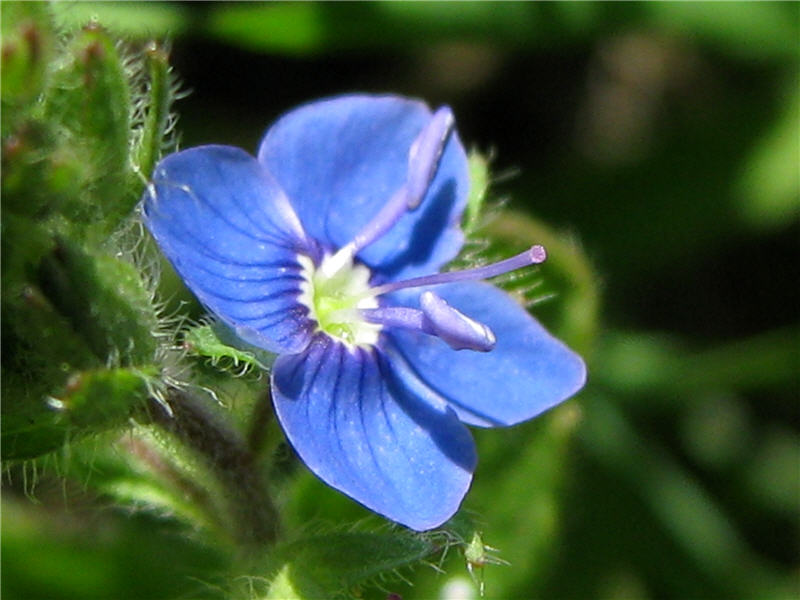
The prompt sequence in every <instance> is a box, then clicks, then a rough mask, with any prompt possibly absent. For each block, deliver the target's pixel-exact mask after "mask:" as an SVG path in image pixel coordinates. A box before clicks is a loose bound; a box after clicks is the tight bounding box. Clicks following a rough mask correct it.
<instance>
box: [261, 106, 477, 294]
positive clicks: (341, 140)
mask: <svg viewBox="0 0 800 600" xmlns="http://www.w3.org/2000/svg"><path fill="white" fill-rule="evenodd" d="M431 116H432V113H431V111H430V110H429V109H428V107H427V106H425V104H423V103H422V102H419V101H414V100H409V99H406V98H400V97H396V96H364V95H358V96H341V97H337V98H332V99H328V100H322V101H319V102H314V103H312V104H307V105H305V106H302V107H300V108H298V109H296V110H293V111H291V112H289V113H287V114H286V115H284V116H283V117H282V118H280V119H279V120H278V121H277V122H276V123H275V124H274V125H273V126H272V127H271V128H270V129H269V131H267V134H266V136H265V137H264V139H263V141H262V142H261V147H260V149H259V152H258V159H259V160H260V161H261V162H262V164H264V165H265V166H266V167H267V170H269V171H270V173H272V174H273V175H274V176H275V178H276V180H277V181H278V182H279V183H280V185H281V187H282V188H283V189H284V190H285V191H286V193H287V195H288V196H289V198H290V199H291V202H292V205H293V206H294V208H295V210H296V211H297V213H298V215H299V216H300V219H301V221H302V222H303V226H304V227H305V229H306V231H307V232H308V234H309V235H311V236H312V237H314V238H315V239H317V240H320V241H321V242H323V243H325V244H327V245H328V246H329V248H328V249H329V250H333V249H338V248H340V247H342V246H344V245H345V244H346V243H347V242H349V241H350V240H351V239H352V238H353V237H354V236H355V235H356V234H357V233H358V232H359V231H360V230H361V229H362V228H363V227H364V226H365V225H366V224H367V223H368V222H369V221H370V220H371V219H372V218H373V217H374V216H375V215H376V214H377V213H378V211H379V210H380V209H381V208H382V207H383V205H384V204H386V203H387V202H388V201H389V199H390V198H391V197H392V194H394V192H395V191H397V190H398V189H399V188H400V187H401V186H402V185H403V184H404V182H405V180H406V175H407V170H408V162H409V159H408V154H409V149H410V147H411V144H412V142H413V141H414V139H415V138H416V136H417V135H418V134H419V133H420V131H421V130H422V129H423V127H424V126H425V125H427V124H428V122H429V120H430V119H431ZM468 190H469V173H468V169H467V157H466V154H465V152H464V148H463V147H462V145H461V142H460V141H459V139H458V137H457V135H456V134H455V133H453V134H452V135H451V136H450V139H449V141H448V143H447V145H446V146H445V150H444V152H443V154H442V158H441V162H440V164H439V169H438V171H437V173H436V176H435V177H434V179H433V181H432V183H431V186H430V188H429V190H428V193H427V195H426V197H425V199H424V200H423V201H422V203H421V205H420V206H419V207H418V208H417V209H416V210H414V211H412V212H408V213H406V214H405V215H403V216H402V217H401V218H400V220H399V221H398V222H397V223H396V224H395V225H394V226H393V227H392V228H391V229H390V230H389V231H388V233H386V234H384V235H383V236H382V237H381V238H380V239H378V240H377V241H375V242H374V243H372V244H370V245H369V246H368V247H367V248H366V249H364V250H363V251H361V253H359V258H361V259H362V260H363V261H364V262H365V263H367V265H369V266H370V267H372V268H373V269H374V270H377V271H378V272H379V273H381V274H382V275H384V276H385V278H387V279H398V278H406V277H412V276H415V275H423V274H428V273H432V272H435V271H437V270H438V269H439V267H441V266H442V265H444V264H445V263H447V262H449V261H450V260H451V259H452V258H454V257H455V255H456V254H457V253H458V251H459V249H460V248H461V245H462V243H463V235H462V233H461V230H460V228H459V222H460V218H461V214H462V212H463V210H464V207H465V205H466V200H467V193H468Z"/></svg>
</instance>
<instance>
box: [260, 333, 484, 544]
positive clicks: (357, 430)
mask: <svg viewBox="0 0 800 600" xmlns="http://www.w3.org/2000/svg"><path fill="white" fill-rule="evenodd" d="M272 392H273V399H274V402H275V409H276V413H277V415H278V419H279V420H280V423H281V425H282V426H283V429H284V431H285V432H286V435H287V437H288V438H289V441H290V442H291V444H292V446H294V449H295V450H296V451H297V453H298V454H299V455H300V458H301V459H302V460H303V462H305V464H306V465H307V466H308V467H309V469H311V470H312V471H313V472H314V473H315V474H316V475H317V476H318V477H319V478H320V479H322V480H323V481H325V482H326V483H327V484H329V485H331V486H332V487H334V488H336V489H338V490H339V491H341V492H343V493H345V494H347V495H348V496H350V497H352V498H353V499H355V500H357V501H358V502H360V503H361V504H363V505H364V506H366V507H367V508H369V509H371V510H373V511H375V512H377V513H380V514H382V515H384V516H386V517H388V518H389V519H392V520H393V521H396V522H398V523H401V524H403V525H406V526H408V527H411V528H412V529H416V530H418V531H423V530H426V529H431V528H433V527H436V526H438V525H440V524H441V523H443V522H444V521H446V520H447V519H449V518H450V517H451V516H452V515H453V514H454V513H455V512H456V510H458V507H459V505H460V504H461V500H462V499H463V497H464V495H465V494H466V492H467V489H468V488H469V485H470V482H471V480H472V471H473V469H474V467H475V462H476V456H475V448H474V444H473V442H472V438H471V436H470V434H469V432H468V431H467V429H466V428H465V427H464V426H463V425H462V424H461V423H460V422H459V421H458V418H457V417H456V415H455V414H454V413H453V412H452V411H451V410H449V409H448V408H447V406H446V405H444V404H443V403H439V404H438V405H436V404H429V403H427V402H425V401H422V400H421V399H420V398H418V397H416V396H415V395H414V394H413V393H412V392H411V391H410V390H409V389H408V388H407V387H406V386H404V385H403V384H402V382H400V381H399V380H398V379H397V378H395V377H394V375H393V373H392V369H391V368H390V367H389V365H388V364H387V362H386V359H385V357H383V356H382V355H381V354H380V352H379V351H377V350H375V349H364V348H353V349H348V348H347V347H345V346H344V345H343V344H340V343H338V342H335V341H333V340H331V338H329V337H327V336H325V335H323V334H319V335H317V336H316V337H315V338H314V340H313V341H312V342H311V344H310V345H309V347H308V348H307V349H306V350H305V351H304V352H303V353H301V354H295V355H283V356H280V357H279V358H278V360H277V361H276V362H275V365H274V368H273V373H272Z"/></svg>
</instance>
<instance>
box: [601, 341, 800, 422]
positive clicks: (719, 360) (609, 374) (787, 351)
mask: <svg viewBox="0 0 800 600" xmlns="http://www.w3.org/2000/svg"><path fill="white" fill-rule="evenodd" d="M798 339H800V332H798V331H797V328H795V327H790V328H787V329H780V330H777V331H771V332H766V333H762V334H759V335H757V336H754V337H752V338H749V339H744V340H737V341H734V342H729V343H727V344H724V345H717V346H715V347H712V348H709V349H707V350H703V351H691V350H688V349H687V348H685V347H683V344H681V343H680V342H677V341H676V340H675V339H674V338H673V339H670V338H665V337H664V336H663V335H662V336H659V335H657V334H645V333H637V334H630V333H629V334H624V333H616V334H610V335H608V336H606V337H605V338H604V339H603V343H602V346H601V347H600V348H599V349H598V355H602V356H603V357H604V360H603V361H601V362H600V363H599V364H598V365H597V366H596V368H595V369H594V374H595V377H596V379H597V381H598V382H603V383H604V384H606V385H608V386H609V387H610V388H611V389H615V390H619V391H621V392H625V393H626V394H636V393H647V394H648V395H651V396H652V395H656V396H657V398H670V399H672V400H673V401H674V402H676V403H680V404H682V403H686V402H690V401H691V400H692V396H690V395H689V393H690V392H697V391H700V392H702V391H715V390H716V391H719V390H743V391H749V390H758V389H763V388H765V387H770V386H785V385H796V382H797V379H798V371H797V340H798ZM655 400H656V398H653V401H652V402H654V401H655ZM653 406H658V404H655V403H653V404H651V407H653Z"/></svg>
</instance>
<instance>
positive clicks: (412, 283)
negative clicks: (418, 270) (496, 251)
mask: <svg viewBox="0 0 800 600" xmlns="http://www.w3.org/2000/svg"><path fill="white" fill-rule="evenodd" d="M546 258H547V252H546V251H545V249H544V246H539V245H536V246H532V247H530V248H528V249H527V250H526V251H525V252H520V253H519V254H517V255H516V256H512V257H511V258H507V259H505V260H501V261H499V262H496V263H492V264H491V265H486V266H484V267H477V268H475V269H465V270H463V271H448V272H447V273H434V274H433V275H423V276H422V277H414V278H413V279H406V280H401V281H392V282H390V283H385V284H383V285H381V286H378V287H375V288H373V289H372V293H373V294H374V295H376V296H377V295H380V294H387V293H389V292H394V291H396V290H402V289H405V288H414V287H422V286H429V285H440V284H442V283H453V282H455V281H475V280H480V279H489V278H490V277H496V276H498V275H502V274H503V273H508V272H509V271H516V270H517V269H521V268H523V267H528V266H530V265H535V264H539V263H542V262H544V261H545V259H546Z"/></svg>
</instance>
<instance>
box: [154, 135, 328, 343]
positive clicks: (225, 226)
mask: <svg viewBox="0 0 800 600" xmlns="http://www.w3.org/2000/svg"><path fill="white" fill-rule="evenodd" d="M143 206H144V211H143V213H144V222H145V224H146V225H147V227H148V229H149V230H150V232H151V233H152V234H153V237H154V238H155V239H156V241H157V242H158V245H159V247H160V248H161V250H162V252H163V253H164V255H165V256H166V257H167V258H168V259H169V261H170V262H171V263H172V265H173V266H174V267H175V270H176V271H177V272H178V273H179V274H180V276H181V278H182V279H183V281H184V282H185V283H186V285H187V286H188V287H189V289H190V290H191V291H192V292H193V293H194V294H195V295H196V296H197V298H198V299H199V300H200V301H201V302H202V303H203V304H204V305H205V306H207V307H208V308H209V309H210V310H211V311H212V312H213V313H215V314H216V315H217V316H218V317H219V318H220V319H221V320H222V321H223V322H224V323H225V324H226V325H228V326H229V327H230V328H231V329H232V330H233V331H235V332H236V334H237V335H238V336H239V337H241V338H242V339H244V340H245V341H247V342H249V343H251V344H253V345H255V346H258V347H260V348H264V349H265V350H269V351H271V352H287V351H290V352H296V351H299V350H301V349H302V348H304V347H305V346H306V345H307V344H308V342H309V340H310V339H311V335H312V333H313V329H314V323H313V321H312V320H311V319H309V317H308V309H307V308H306V307H304V306H303V305H302V304H301V303H300V302H299V301H298V296H299V294H300V284H301V283H302V281H303V277H302V270H301V266H300V264H299V263H298V260H297V257H298V254H300V253H306V254H313V248H312V246H311V245H310V244H309V243H308V242H307V241H306V238H305V234H304V233H303V230H302V227H301V225H300V223H299V221H298V220H297V217H296V216H295V214H294V212H293V211H292V209H291V206H290V205H289V203H288V201H287V200H286V197H285V195H284V194H283V192H282V191H281V189H280V188H279V187H278V186H277V184H275V182H274V181H273V180H272V179H271V178H270V177H269V175H268V174H267V173H266V172H265V171H264V169H263V167H261V165H260V164H259V163H258V162H257V161H256V160H255V158H253V157H251V156H249V155H248V154H246V153H245V152H243V151H242V150H239V149H237V148H229V147H225V146H204V147H200V148H193V149H190V150H185V151H183V152H178V153H176V154H172V155H170V156H168V157H166V158H165V159H164V160H162V161H161V162H160V163H159V164H158V165H157V166H156V168H155V171H154V175H153V181H152V183H151V184H150V185H149V186H148V189H147V190H146V192H145V195H144V199H143Z"/></svg>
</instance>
